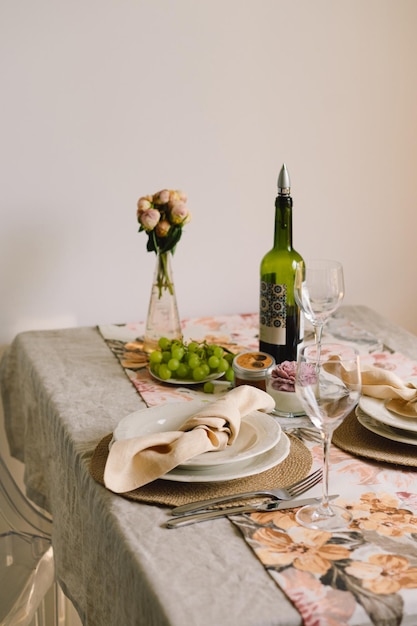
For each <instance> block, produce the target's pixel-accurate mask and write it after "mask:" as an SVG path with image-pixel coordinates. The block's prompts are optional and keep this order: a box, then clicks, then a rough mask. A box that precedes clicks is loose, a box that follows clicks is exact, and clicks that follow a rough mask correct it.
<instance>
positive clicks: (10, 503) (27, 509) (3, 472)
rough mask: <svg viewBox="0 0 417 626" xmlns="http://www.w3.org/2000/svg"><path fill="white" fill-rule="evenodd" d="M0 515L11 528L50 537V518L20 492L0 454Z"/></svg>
mask: <svg viewBox="0 0 417 626" xmlns="http://www.w3.org/2000/svg"><path fill="white" fill-rule="evenodd" d="M0 515H1V516H2V517H3V519H4V520H5V521H6V523H7V524H8V525H9V527H10V529H11V530H15V531H18V532H21V533H28V534H34V535H37V536H40V537H45V538H50V537H51V534H52V520H51V519H50V518H48V517H47V516H46V515H45V514H44V513H42V512H41V511H39V510H38V509H37V508H35V506H33V505H32V503H31V502H30V501H29V500H28V499H27V498H26V496H25V495H24V494H23V493H22V492H21V490H20V488H19V486H18V485H17V483H16V481H15V480H14V478H13V476H12V475H11V473H10V471H9V469H8V467H7V465H6V463H5V461H4V459H3V458H2V456H1V455H0Z"/></svg>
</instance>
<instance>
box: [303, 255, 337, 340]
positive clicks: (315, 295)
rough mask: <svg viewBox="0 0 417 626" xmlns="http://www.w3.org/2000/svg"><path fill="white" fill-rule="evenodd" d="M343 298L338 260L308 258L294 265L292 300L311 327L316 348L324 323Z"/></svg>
mask: <svg viewBox="0 0 417 626" xmlns="http://www.w3.org/2000/svg"><path fill="white" fill-rule="evenodd" d="M344 295H345V285H344V278H343V266H342V264H341V263H339V261H333V260H330V259H312V260H310V261H309V260H307V261H299V262H298V263H297V264H296V269H295V282H294V297H295V301H296V302H297V304H298V306H299V307H300V309H301V311H302V312H303V313H304V316H305V317H306V319H308V320H309V322H311V323H312V325H313V328H314V337H315V342H316V345H317V347H318V349H320V344H321V339H322V334H323V327H324V324H325V323H326V321H327V320H328V318H329V317H330V316H331V315H332V313H334V312H335V311H336V309H337V308H338V306H339V304H340V303H341V301H342V299H343V296H344Z"/></svg>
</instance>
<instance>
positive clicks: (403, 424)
mask: <svg viewBox="0 0 417 626" xmlns="http://www.w3.org/2000/svg"><path fill="white" fill-rule="evenodd" d="M384 402H385V401H384V400H379V399H378V398H371V397H369V396H362V397H361V398H360V400H359V407H360V408H361V409H362V411H363V412H364V413H367V414H368V415H369V416H370V417H373V418H374V419H375V420H377V421H378V422H381V423H382V424H386V425H387V426H392V427H393V428H400V429H401V430H406V431H409V432H410V433H417V420H416V419H415V418H412V417H402V416H401V415H398V414H397V413H392V411H389V410H388V409H387V408H386V407H385V405H384Z"/></svg>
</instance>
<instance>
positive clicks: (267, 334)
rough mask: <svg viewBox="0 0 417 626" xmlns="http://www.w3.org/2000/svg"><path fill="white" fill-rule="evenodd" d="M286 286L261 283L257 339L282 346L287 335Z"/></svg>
mask: <svg viewBox="0 0 417 626" xmlns="http://www.w3.org/2000/svg"><path fill="white" fill-rule="evenodd" d="M286 309H287V285H276V284H274V283H267V282H265V281H263V280H262V281H261V294H260V308H259V339H260V341H263V342H265V343H272V344H274V345H276V346H284V345H285V343H286V334H287V318H286Z"/></svg>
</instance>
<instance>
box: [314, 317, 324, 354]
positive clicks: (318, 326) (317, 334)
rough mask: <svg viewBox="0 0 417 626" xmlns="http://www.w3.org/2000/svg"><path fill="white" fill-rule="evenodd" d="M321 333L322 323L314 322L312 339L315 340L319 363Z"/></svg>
mask: <svg viewBox="0 0 417 626" xmlns="http://www.w3.org/2000/svg"><path fill="white" fill-rule="evenodd" d="M322 335H323V324H315V325H314V340H315V342H316V348H317V362H318V363H320V353H321V338H322Z"/></svg>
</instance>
